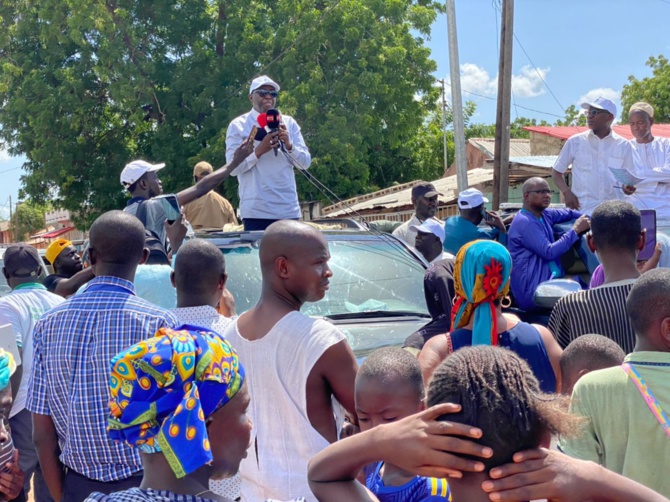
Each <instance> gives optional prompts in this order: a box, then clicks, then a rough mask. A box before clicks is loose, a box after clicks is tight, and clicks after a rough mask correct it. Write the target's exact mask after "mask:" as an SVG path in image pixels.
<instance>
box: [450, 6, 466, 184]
mask: <svg viewBox="0 0 670 502" xmlns="http://www.w3.org/2000/svg"><path fill="white" fill-rule="evenodd" d="M447 34H448V35H449V70H450V76H451V111H452V114H453V116H454V150H455V152H454V154H455V157H456V170H457V171H456V172H457V177H456V181H457V183H458V191H459V192H462V191H463V190H465V189H466V188H468V166H467V163H466V158H465V126H464V125H463V99H462V98H461V66H460V64H459V62H458V35H457V33H456V5H455V0H447Z"/></svg>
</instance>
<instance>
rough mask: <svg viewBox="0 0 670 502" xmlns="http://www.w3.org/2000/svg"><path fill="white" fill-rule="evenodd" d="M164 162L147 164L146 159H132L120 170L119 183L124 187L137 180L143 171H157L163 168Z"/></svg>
mask: <svg viewBox="0 0 670 502" xmlns="http://www.w3.org/2000/svg"><path fill="white" fill-rule="evenodd" d="M164 167H165V164H162V163H161V164H149V163H148V162H147V161H146V160H133V161H132V162H131V163H130V164H126V167H124V168H123V171H121V184H122V185H123V186H124V187H129V186H130V185H132V184H133V183H135V182H136V181H137V180H139V179H140V178H141V177H142V176H143V175H144V173H150V172H152V171H158V170H160V169H163V168H164Z"/></svg>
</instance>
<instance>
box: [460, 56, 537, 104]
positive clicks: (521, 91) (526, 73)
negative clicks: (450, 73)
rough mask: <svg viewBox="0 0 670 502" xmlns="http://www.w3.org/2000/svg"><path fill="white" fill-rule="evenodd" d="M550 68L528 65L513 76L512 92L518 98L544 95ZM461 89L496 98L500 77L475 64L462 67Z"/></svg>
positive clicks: (466, 64)
mask: <svg viewBox="0 0 670 502" xmlns="http://www.w3.org/2000/svg"><path fill="white" fill-rule="evenodd" d="M549 71H550V68H549V67H547V68H538V69H537V71H536V70H535V68H533V67H532V66H529V65H526V66H524V67H523V68H521V70H520V72H519V73H518V74H516V75H512V92H513V93H514V96H515V97H517V98H534V97H537V96H539V95H541V94H544V93H545V92H546V91H545V88H544V83H543V82H542V80H543V79H545V80H546V78H547V74H548V73H549ZM461 89H462V90H463V92H464V93H465V94H468V92H466V91H469V92H471V93H475V94H481V95H483V96H491V97H493V96H495V95H496V93H497V92H498V76H497V75H496V76H491V74H490V73H489V72H488V71H486V69H484V68H482V67H481V66H478V65H476V64H474V63H465V64H462V65H461Z"/></svg>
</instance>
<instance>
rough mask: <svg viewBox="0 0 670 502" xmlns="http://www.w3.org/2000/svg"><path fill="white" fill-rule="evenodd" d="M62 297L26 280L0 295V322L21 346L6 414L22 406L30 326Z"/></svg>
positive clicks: (30, 348)
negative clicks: (17, 374) (17, 373)
mask: <svg viewBox="0 0 670 502" xmlns="http://www.w3.org/2000/svg"><path fill="white" fill-rule="evenodd" d="M64 301H65V298H63V297H62V296H58V295H55V294H53V293H49V292H48V291H47V290H46V288H45V287H44V286H42V285H41V284H37V283H28V284H24V285H21V286H19V287H18V288H15V289H14V290H13V291H12V292H11V293H9V294H8V295H7V296H4V297H2V298H0V325H5V324H11V325H12V329H13V330H14V335H15V336H16V344H17V345H18V346H19V347H20V348H21V349H22V353H21V364H22V365H23V374H22V376H21V384H20V385H19V390H18V392H17V394H16V398H15V399H14V404H13V405H12V411H11V413H10V415H9V418H11V417H13V416H14V415H16V414H17V413H19V412H20V411H23V409H24V408H25V407H26V398H27V396H28V380H29V379H30V372H31V371H32V368H33V330H34V329H35V323H37V320H38V319H39V318H40V317H41V316H42V314H44V313H45V312H46V311H48V310H51V309H52V308H54V307H55V306H56V305H60V304H61V303H63V302H64Z"/></svg>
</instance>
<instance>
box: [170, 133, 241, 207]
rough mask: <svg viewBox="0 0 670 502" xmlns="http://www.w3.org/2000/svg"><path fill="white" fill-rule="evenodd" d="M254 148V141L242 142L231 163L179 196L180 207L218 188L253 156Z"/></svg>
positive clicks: (183, 191)
mask: <svg viewBox="0 0 670 502" xmlns="http://www.w3.org/2000/svg"><path fill="white" fill-rule="evenodd" d="M253 147H254V144H253V141H249V139H248V138H247V139H245V140H244V141H242V144H240V146H239V147H237V149H236V150H235V153H234V154H233V158H232V160H231V161H230V162H228V163H227V164H226V165H225V166H223V167H220V168H219V169H217V170H216V171H214V172H213V173H212V174H210V175H208V176H205V177H204V178H202V179H201V180H200V181H198V182H197V183H196V184H195V185H192V186H190V187H188V188H186V189H185V190H182V191H181V192H179V193H178V194H177V201H178V202H179V205H180V206H185V205H186V204H188V203H189V202H193V201H194V200H196V199H198V198H200V197H202V196H203V195H205V194H206V193H208V192H210V191H211V190H213V189H214V188H216V187H217V186H218V185H219V184H221V183H222V182H223V181H224V180H225V179H226V178H227V177H228V176H230V173H232V172H233V171H234V170H235V168H236V167H237V166H239V165H240V163H241V162H242V161H244V159H246V158H247V157H248V156H249V155H250V154H251V152H252V151H253Z"/></svg>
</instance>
